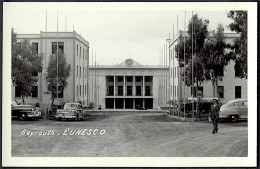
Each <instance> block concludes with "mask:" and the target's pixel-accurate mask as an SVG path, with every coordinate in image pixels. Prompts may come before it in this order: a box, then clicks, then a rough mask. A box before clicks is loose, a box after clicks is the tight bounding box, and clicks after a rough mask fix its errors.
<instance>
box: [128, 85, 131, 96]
mask: <svg viewBox="0 0 260 169" xmlns="http://www.w3.org/2000/svg"><path fill="white" fill-rule="evenodd" d="M127 96H132V86H127Z"/></svg>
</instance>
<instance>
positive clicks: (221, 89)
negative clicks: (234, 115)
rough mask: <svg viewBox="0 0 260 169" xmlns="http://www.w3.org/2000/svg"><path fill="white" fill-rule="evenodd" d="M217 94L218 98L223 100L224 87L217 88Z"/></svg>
mask: <svg viewBox="0 0 260 169" xmlns="http://www.w3.org/2000/svg"><path fill="white" fill-rule="evenodd" d="M218 94H219V97H220V98H224V86H218Z"/></svg>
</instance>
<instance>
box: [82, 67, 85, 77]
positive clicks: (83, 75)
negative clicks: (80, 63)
mask: <svg viewBox="0 0 260 169" xmlns="http://www.w3.org/2000/svg"><path fill="white" fill-rule="evenodd" d="M82 70H83V71H82V72H83V77H85V76H84V67H83V68H82Z"/></svg>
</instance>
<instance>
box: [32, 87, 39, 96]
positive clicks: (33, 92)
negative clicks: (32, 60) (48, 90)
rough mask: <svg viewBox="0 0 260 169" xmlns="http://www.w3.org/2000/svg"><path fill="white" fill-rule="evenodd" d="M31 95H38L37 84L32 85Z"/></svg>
mask: <svg viewBox="0 0 260 169" xmlns="http://www.w3.org/2000/svg"><path fill="white" fill-rule="evenodd" d="M32 97H38V86H33V88H32Z"/></svg>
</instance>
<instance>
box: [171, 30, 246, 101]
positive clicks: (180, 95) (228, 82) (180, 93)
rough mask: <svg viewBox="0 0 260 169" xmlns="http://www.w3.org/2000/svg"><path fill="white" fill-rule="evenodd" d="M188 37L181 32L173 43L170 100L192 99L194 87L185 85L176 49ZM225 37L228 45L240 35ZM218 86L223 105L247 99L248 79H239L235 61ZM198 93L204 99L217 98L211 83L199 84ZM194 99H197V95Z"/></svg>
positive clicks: (226, 70)
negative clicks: (180, 40)
mask: <svg viewBox="0 0 260 169" xmlns="http://www.w3.org/2000/svg"><path fill="white" fill-rule="evenodd" d="M214 33H215V31H213V32H209V37H212V38H213V34H214ZM180 35H181V36H180ZM188 36H189V35H188V34H187V32H184V31H179V33H178V34H177V35H176V36H175V37H174V39H173V40H172V41H171V47H170V70H169V72H170V90H169V93H170V99H171V100H173V101H177V100H179V99H184V98H191V97H192V86H185V85H184V81H183V79H182V78H181V74H180V73H183V67H179V61H178V56H177V54H176V52H175V47H176V45H177V42H178V40H179V38H180V37H182V38H184V37H186V38H187V37H188ZM224 36H225V41H226V43H233V42H234V40H236V39H238V38H239V36H240V35H239V34H237V33H225V34H224ZM182 52H183V51H182ZM227 52H228V51H227ZM218 85H219V89H220V99H221V103H226V102H227V101H229V100H232V99H238V98H244V99H246V98H247V79H241V78H239V77H238V71H237V70H236V69H235V63H234V61H230V63H229V65H227V66H226V67H225V68H224V69H223V80H222V81H219V82H218ZM194 86H195V87H196V83H194ZM184 87H185V94H184ZM198 91H201V92H202V96H203V97H204V98H213V97H217V89H215V88H213V86H212V83H211V82H210V81H209V82H204V83H201V84H199V87H198ZM195 93H196V92H195ZM194 97H196V94H195V96H194Z"/></svg>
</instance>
